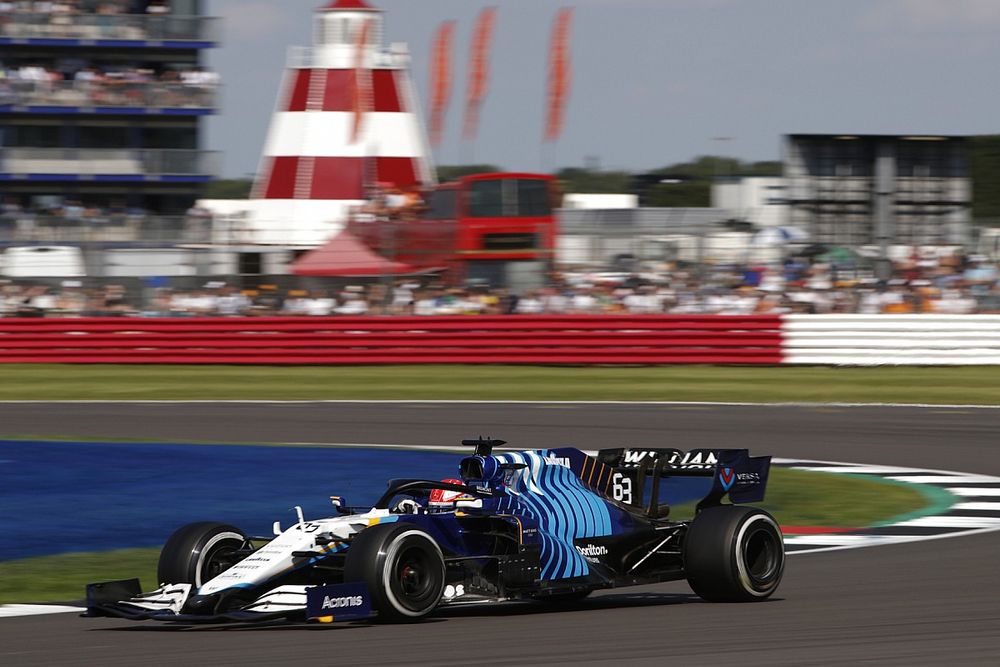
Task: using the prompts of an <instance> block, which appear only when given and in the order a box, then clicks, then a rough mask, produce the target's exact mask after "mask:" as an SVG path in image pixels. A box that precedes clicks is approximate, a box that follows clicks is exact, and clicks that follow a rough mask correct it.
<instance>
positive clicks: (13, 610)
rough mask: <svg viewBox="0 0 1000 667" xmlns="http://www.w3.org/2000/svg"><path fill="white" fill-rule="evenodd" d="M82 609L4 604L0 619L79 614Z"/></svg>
mask: <svg viewBox="0 0 1000 667" xmlns="http://www.w3.org/2000/svg"><path fill="white" fill-rule="evenodd" d="M83 611H84V608H83V607H64V606H62V605H54V604H4V605H0V618H17V617H19V616H43V615H45V614H69V613H72V612H77V613H81V612H83Z"/></svg>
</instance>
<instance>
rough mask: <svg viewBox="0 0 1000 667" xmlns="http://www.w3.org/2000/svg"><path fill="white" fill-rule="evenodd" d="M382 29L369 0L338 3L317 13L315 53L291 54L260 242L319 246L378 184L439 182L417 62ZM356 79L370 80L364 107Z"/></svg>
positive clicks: (269, 158) (260, 195)
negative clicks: (415, 79) (413, 71)
mask: <svg viewBox="0 0 1000 667" xmlns="http://www.w3.org/2000/svg"><path fill="white" fill-rule="evenodd" d="M382 20H383V16H382V11H381V10H378V9H375V8H374V7H371V6H370V5H368V4H367V3H366V2H365V1H364V0H335V1H334V2H331V3H330V4H328V5H326V6H324V7H321V8H320V9H318V10H316V16H315V35H314V40H313V41H314V45H313V47H312V48H311V49H310V48H301V47H293V49H292V50H291V51H290V53H289V63H288V69H287V70H286V72H285V77H284V82H283V84H282V88H281V93H280V94H279V98H278V105H277V108H276V109H275V113H274V116H273V118H272V119H271V127H270V130H269V131H268V137H267V143H266V144H265V146H264V151H263V155H262V157H261V163H260V168H259V169H258V173H257V180H256V182H255V184H254V191H253V195H252V197H253V199H254V200H255V201H254V202H253V213H252V228H253V233H254V240H255V241H256V242H257V243H265V244H275V245H285V246H298V247H303V246H315V245H319V244H321V243H323V242H324V241H326V240H327V239H328V238H330V237H331V236H333V235H334V234H336V233H338V232H339V231H340V230H341V229H342V228H343V226H344V223H345V222H346V219H347V216H348V215H349V213H350V210H351V209H352V208H354V207H357V206H359V205H361V204H363V203H364V200H365V199H366V195H367V194H368V193H367V192H366V188H367V187H369V186H371V185H372V184H373V183H374V182H376V181H379V182H386V183H393V184H396V185H397V186H399V187H408V186H412V185H427V184H431V183H433V181H434V179H435V176H434V169H433V166H432V164H431V161H430V151H429V149H428V142H427V134H426V128H425V126H424V124H423V121H422V119H421V117H420V112H419V109H420V107H419V105H418V102H417V96H416V92H415V90H414V87H413V84H412V81H411V79H410V73H409V64H410V57H409V54H408V52H407V48H406V45H405V44H393V45H392V47H391V48H389V49H388V50H386V49H383V48H382ZM366 23H367V24H368V32H367V35H366V36H367V41H365V40H364V37H362V31H363V30H364V27H365V25H366ZM359 49H360V50H359ZM356 76H363V77H370V78H368V80H366V81H364V82H363V85H361V86H360V90H361V91H363V92H364V96H370V99H365V100H363V101H362V102H363V104H359V101H358V96H357V95H356V92H357V89H356V88H355V77H356ZM359 80H360V79H359ZM359 112H361V113H363V114H364V115H363V118H362V119H361V126H360V132H359V134H358V136H357V137H355V136H354V134H355V121H356V119H357V114H358V113H359Z"/></svg>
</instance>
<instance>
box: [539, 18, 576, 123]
mask: <svg viewBox="0 0 1000 667" xmlns="http://www.w3.org/2000/svg"><path fill="white" fill-rule="evenodd" d="M572 18H573V10H572V9H569V8H567V7H564V8H562V9H560V10H559V13H558V14H556V20H555V23H554V24H553V27H552V46H551V49H550V51H549V95H548V113H547V114H546V120H545V140H546V141H557V140H558V139H559V135H560V134H562V128H563V119H564V118H565V116H566V98H567V97H568V95H569V84H570V78H571V76H572V71H571V66H570V55H569V25H570V21H571V20H572Z"/></svg>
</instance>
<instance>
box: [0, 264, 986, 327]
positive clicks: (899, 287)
mask: <svg viewBox="0 0 1000 667" xmlns="http://www.w3.org/2000/svg"><path fill="white" fill-rule="evenodd" d="M998 268H1000V267H998V265H997V263H996V262H993V261H989V260H988V259H987V258H986V257H983V256H979V255H965V254H963V253H961V252H953V251H947V252H942V253H927V254H924V255H917V254H915V255H914V256H913V257H911V258H910V259H908V260H906V261H903V262H898V263H897V264H896V266H895V271H894V275H893V277H892V278H890V279H889V280H884V281H879V280H877V279H875V278H873V277H864V276H862V277H858V272H857V271H855V270H853V269H852V270H851V271H849V272H846V273H847V275H845V271H844V270H842V269H841V268H840V267H838V266H837V265H835V264H828V263H822V262H809V261H808V260H806V259H796V258H793V259H790V260H788V261H786V262H785V264H784V265H783V266H780V267H772V268H767V267H759V266H742V267H741V266H727V267H711V266H706V267H702V268H700V269H699V268H683V267H676V266H668V267H666V268H665V269H664V270H663V271H660V272H654V273H642V274H626V273H602V272H593V273H587V272H565V273H556V274H552V275H550V277H549V281H548V282H549V285H548V286H547V287H544V288H540V289H529V290H523V291H521V292H520V293H518V292H516V291H513V290H509V289H491V288H489V287H487V286H484V285H468V286H464V287H455V286H449V285H445V284H442V283H440V282H439V281H437V280H436V279H428V278H425V279H419V280H418V279H406V280H393V281H384V280H383V281H379V282H373V283H369V284H355V285H342V286H340V287H337V288H334V289H317V290H306V289H279V288H278V287H277V286H276V285H262V286H257V287H256V288H254V289H237V288H235V287H233V286H231V285H228V284H226V283H224V282H221V281H219V282H209V283H206V284H205V285H203V286H202V287H201V288H200V289H193V290H191V289H173V288H166V287H156V288H146V289H145V290H139V291H136V292H135V293H132V294H130V293H129V292H128V291H127V290H125V288H124V287H122V286H121V285H107V286H104V287H100V288H92V289H85V288H84V286H83V285H82V284H81V283H80V282H78V281H69V282H63V283H62V284H61V285H58V286H45V285H37V284H34V285H32V284H28V285H24V284H15V283H12V282H7V283H6V284H3V285H2V286H0V315H2V316H4V317H18V316H21V317H24V316H34V317H46V316H48V317H55V316H64V317H79V316H103V315H113V316H121V315H133V316H147V317H192V316H202V317H208V316H212V317H215V316H219V317H235V316H290V317H298V316H302V317H309V316H338V315H342V316H358V315H387V316H391V315H416V316H430V315H522V314H560V313H576V314H594V315H599V314H720V315H755V314H783V313H860V314H879V313H892V314H909V313H936V314H968V313H998V314H1000V270H998ZM140 292H141V293H140Z"/></svg>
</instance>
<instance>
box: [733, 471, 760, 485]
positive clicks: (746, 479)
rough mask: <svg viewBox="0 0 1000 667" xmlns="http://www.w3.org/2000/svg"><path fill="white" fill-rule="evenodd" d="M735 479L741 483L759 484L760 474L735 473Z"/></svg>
mask: <svg viewBox="0 0 1000 667" xmlns="http://www.w3.org/2000/svg"><path fill="white" fill-rule="evenodd" d="M736 481H738V482H739V483H740V484H741V485H743V484H760V474H758V473H755V472H740V473H736Z"/></svg>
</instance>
